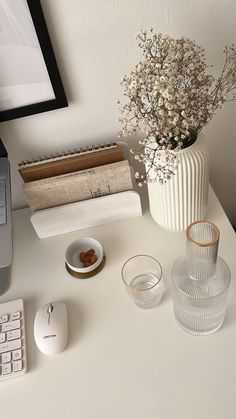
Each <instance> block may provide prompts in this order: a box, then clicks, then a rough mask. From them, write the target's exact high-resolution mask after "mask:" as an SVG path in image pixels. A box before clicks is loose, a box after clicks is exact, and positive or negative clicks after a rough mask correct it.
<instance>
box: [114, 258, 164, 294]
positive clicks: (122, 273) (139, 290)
mask: <svg viewBox="0 0 236 419" xmlns="http://www.w3.org/2000/svg"><path fill="white" fill-rule="evenodd" d="M139 256H144V257H146V258H150V259H152V260H154V261H155V262H156V263H157V264H158V265H159V268H160V277H159V278H158V281H157V282H155V284H153V285H152V286H150V287H148V288H145V289H136V290H135V291H136V292H143V291H149V290H151V289H152V288H154V287H155V286H156V285H158V284H159V282H160V280H161V278H162V266H161V264H160V262H158V260H157V259H155V258H154V257H153V256H149V255H143V254H140V255H134V256H131V258H129V259H127V260H126V262H125V263H124V265H123V266H122V268H121V277H122V280H123V282H124V284H125V285H126V286H127V287H129V288H131V289H133V287H132V286H131V285H129V284H127V282H126V280H125V278H124V269H125V266H126V265H127V263H128V262H130V261H131V260H132V259H135V258H137V257H139Z"/></svg>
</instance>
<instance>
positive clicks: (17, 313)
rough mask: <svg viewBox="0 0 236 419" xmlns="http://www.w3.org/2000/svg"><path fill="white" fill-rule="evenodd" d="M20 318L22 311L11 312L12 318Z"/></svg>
mask: <svg viewBox="0 0 236 419" xmlns="http://www.w3.org/2000/svg"><path fill="white" fill-rule="evenodd" d="M18 319H20V311H16V312H15V313H12V314H11V317H10V320H18Z"/></svg>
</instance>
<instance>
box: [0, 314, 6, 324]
mask: <svg viewBox="0 0 236 419" xmlns="http://www.w3.org/2000/svg"><path fill="white" fill-rule="evenodd" d="M7 321H8V315H7V314H1V315H0V323H5V322H7Z"/></svg>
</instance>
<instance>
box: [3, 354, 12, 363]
mask: <svg viewBox="0 0 236 419" xmlns="http://www.w3.org/2000/svg"><path fill="white" fill-rule="evenodd" d="M7 362H11V352H5V354H2V363H3V364H6V363H7Z"/></svg>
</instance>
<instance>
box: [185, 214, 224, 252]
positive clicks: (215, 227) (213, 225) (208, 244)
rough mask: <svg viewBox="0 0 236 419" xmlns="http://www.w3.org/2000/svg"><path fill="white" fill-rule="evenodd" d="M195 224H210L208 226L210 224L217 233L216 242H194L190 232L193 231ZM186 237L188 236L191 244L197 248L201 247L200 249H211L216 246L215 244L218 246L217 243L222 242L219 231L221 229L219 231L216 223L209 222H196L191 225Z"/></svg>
mask: <svg viewBox="0 0 236 419" xmlns="http://www.w3.org/2000/svg"><path fill="white" fill-rule="evenodd" d="M195 224H208V225H209V224H210V225H211V226H212V227H213V229H214V231H215V233H216V238H215V240H212V241H210V242H208V243H200V242H197V241H195V240H193V239H192V238H191V234H190V230H191V228H192V227H193V226H194V225H195ZM186 236H187V239H188V241H190V242H191V243H193V244H195V245H196V246H199V247H209V246H214V244H217V243H218V242H219V240H220V230H219V229H218V227H217V226H216V225H215V224H214V223H212V222H211V221H208V220H202V221H195V222H193V223H191V224H190V225H189V226H188V228H187V230H186Z"/></svg>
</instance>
